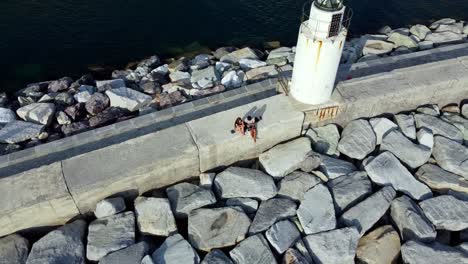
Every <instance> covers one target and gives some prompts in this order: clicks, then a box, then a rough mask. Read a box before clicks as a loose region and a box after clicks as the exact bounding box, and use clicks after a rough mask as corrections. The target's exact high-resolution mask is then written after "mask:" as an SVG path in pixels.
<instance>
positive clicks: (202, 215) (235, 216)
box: [188, 207, 250, 252]
mask: <svg viewBox="0 0 468 264" xmlns="http://www.w3.org/2000/svg"><path fill="white" fill-rule="evenodd" d="M249 226H250V219H249V217H248V216H247V215H246V214H245V213H244V211H243V210H242V209H240V208H236V207H224V208H214V209H203V208H202V209H197V210H195V211H192V212H191V213H190V215H189V219H188V233H189V240H190V242H191V244H192V245H193V246H194V247H195V248H197V249H199V250H202V251H206V252H209V251H210V250H211V249H213V248H224V247H229V246H233V245H236V244H237V243H239V242H240V241H242V240H244V239H245V238H246V236H247V231H248V230H249Z"/></svg>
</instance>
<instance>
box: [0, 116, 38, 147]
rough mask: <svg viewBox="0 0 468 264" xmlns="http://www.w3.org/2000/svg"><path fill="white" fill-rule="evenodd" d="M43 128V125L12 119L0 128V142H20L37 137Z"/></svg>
mask: <svg viewBox="0 0 468 264" xmlns="http://www.w3.org/2000/svg"><path fill="white" fill-rule="evenodd" d="M43 130H44V125H38V124H34V123H29V122H23V121H13V122H10V123H8V124H7V125H6V126H5V127H3V128H2V129H0V143H9V144H15V143H21V142H24V141H27V140H29V139H32V138H35V137H38V136H39V135H40V134H41V133H42V131H43Z"/></svg>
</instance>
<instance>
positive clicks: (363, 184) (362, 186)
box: [327, 171, 372, 215]
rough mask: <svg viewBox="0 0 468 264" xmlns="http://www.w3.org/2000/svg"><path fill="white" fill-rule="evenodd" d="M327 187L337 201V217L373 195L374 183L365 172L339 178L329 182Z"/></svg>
mask: <svg viewBox="0 0 468 264" xmlns="http://www.w3.org/2000/svg"><path fill="white" fill-rule="evenodd" d="M327 185H328V188H329V189H330V192H331V194H332V196H333V200H334V201H335V210H336V214H337V215H339V214H341V213H342V212H344V211H346V210H348V208H350V207H352V206H354V205H355V204H356V203H358V202H360V201H362V200H363V199H364V198H366V197H367V196H368V195H369V194H371V193H372V183H371V181H370V180H369V178H368V177H367V174H366V173H365V172H363V171H357V172H353V173H350V174H348V175H345V176H341V177H338V178H336V179H333V180H331V181H329V182H328V183H327Z"/></svg>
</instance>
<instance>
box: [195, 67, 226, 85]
mask: <svg viewBox="0 0 468 264" xmlns="http://www.w3.org/2000/svg"><path fill="white" fill-rule="evenodd" d="M220 79H221V78H220V76H219V73H218V71H216V69H215V66H209V67H207V68H205V69H201V70H196V71H193V72H192V77H191V78H190V82H191V83H192V86H193V88H196V89H207V88H211V87H213V86H215V85H216V84H217V83H218V82H219V81H220Z"/></svg>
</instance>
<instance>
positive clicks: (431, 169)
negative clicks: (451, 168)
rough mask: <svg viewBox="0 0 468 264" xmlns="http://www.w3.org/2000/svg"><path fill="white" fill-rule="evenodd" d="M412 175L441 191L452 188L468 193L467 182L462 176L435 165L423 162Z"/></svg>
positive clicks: (433, 188)
mask: <svg viewBox="0 0 468 264" xmlns="http://www.w3.org/2000/svg"><path fill="white" fill-rule="evenodd" d="M414 176H416V178H417V179H418V180H419V181H421V182H423V183H424V184H426V185H427V186H429V187H430V188H431V189H432V190H435V191H438V192H441V193H443V192H446V191H447V190H452V191H456V192H461V193H465V194H467V195H468V182H467V180H466V179H465V178H464V177H462V176H459V175H457V174H454V173H451V172H448V171H446V170H443V169H442V168H440V167H439V166H437V165H433V164H425V165H423V166H422V167H421V168H419V170H418V171H417V172H416V174H415V175H414Z"/></svg>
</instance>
